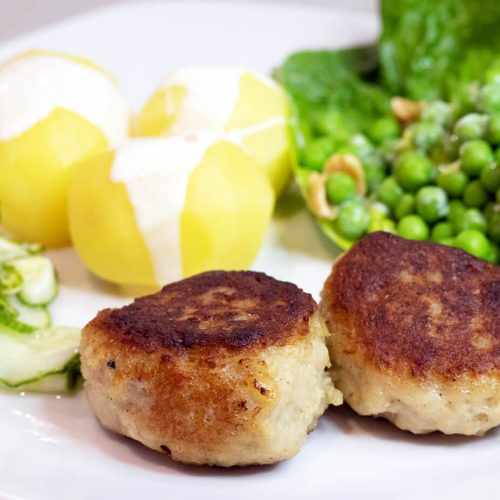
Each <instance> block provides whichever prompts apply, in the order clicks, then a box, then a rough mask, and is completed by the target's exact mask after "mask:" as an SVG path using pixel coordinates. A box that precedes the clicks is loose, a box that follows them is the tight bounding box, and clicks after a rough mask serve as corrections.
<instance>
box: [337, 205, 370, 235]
mask: <svg viewBox="0 0 500 500" xmlns="http://www.w3.org/2000/svg"><path fill="white" fill-rule="evenodd" d="M334 224H335V230H336V231H337V232H338V233H339V234H340V235H341V236H343V237H344V238H347V239H348V240H357V239H358V238H361V236H363V235H364V234H365V233H366V231H367V230H368V226H369V224H370V217H369V215H368V212H367V211H366V209H365V207H364V206H363V205H362V204H361V203H360V202H359V201H354V200H351V201H347V202H346V203H344V204H343V205H342V207H341V208H340V210H339V214H338V217H337V219H335V222H334Z"/></svg>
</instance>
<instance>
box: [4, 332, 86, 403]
mask: <svg viewBox="0 0 500 500" xmlns="http://www.w3.org/2000/svg"><path fill="white" fill-rule="evenodd" d="M79 343H80V329H79V328H72V327H63V326H54V327H49V328H40V329H37V330H35V331H33V332H32V333H30V334H24V335H22V334H19V333H13V332H10V333H9V332H6V331H3V330H2V331H0V387H1V388H2V389H4V390H5V389H7V390H15V391H17V392H19V391H29V392H51V393H58V394H60V393H62V392H72V391H73V390H75V388H76V387H77V385H78V381H79V378H80V360H79V356H78V345H79Z"/></svg>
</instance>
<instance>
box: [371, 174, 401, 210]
mask: <svg viewBox="0 0 500 500" xmlns="http://www.w3.org/2000/svg"><path fill="white" fill-rule="evenodd" d="M402 195H403V189H402V188H401V186H400V185H399V184H398V182H397V180H396V179H395V178H394V177H392V176H391V177H387V179H385V180H384V181H383V182H382V184H380V186H379V187H378V192H377V199H378V200H379V201H381V202H382V203H384V204H385V205H387V206H388V207H389V208H390V209H393V208H394V207H395V206H396V203H397V202H398V200H399V198H400V197H401V196H402Z"/></svg>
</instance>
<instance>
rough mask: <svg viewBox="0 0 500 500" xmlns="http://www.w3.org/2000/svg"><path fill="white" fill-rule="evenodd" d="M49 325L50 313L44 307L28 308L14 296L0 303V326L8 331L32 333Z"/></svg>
mask: <svg viewBox="0 0 500 500" xmlns="http://www.w3.org/2000/svg"><path fill="white" fill-rule="evenodd" d="M50 324H51V317H50V312H49V310H48V308H47V307H46V306H28V305H26V304H23V303H22V302H20V301H19V300H18V299H17V298H16V297H14V296H9V297H7V298H5V299H4V300H1V301H0V325H3V326H4V327H7V328H9V329H10V330H15V331H16V332H19V333H32V332H34V331H35V330H37V329H38V328H47V327H49V326H50Z"/></svg>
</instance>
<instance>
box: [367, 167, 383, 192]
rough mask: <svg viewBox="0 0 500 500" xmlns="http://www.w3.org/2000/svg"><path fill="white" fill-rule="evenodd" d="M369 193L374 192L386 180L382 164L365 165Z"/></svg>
mask: <svg viewBox="0 0 500 500" xmlns="http://www.w3.org/2000/svg"><path fill="white" fill-rule="evenodd" d="M363 170H364V171H365V181H366V187H367V188H368V191H370V192H372V191H374V190H375V189H376V188H377V187H378V186H379V185H380V184H381V183H382V181H383V180H384V179H385V167H384V166H383V165H381V164H380V163H363Z"/></svg>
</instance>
